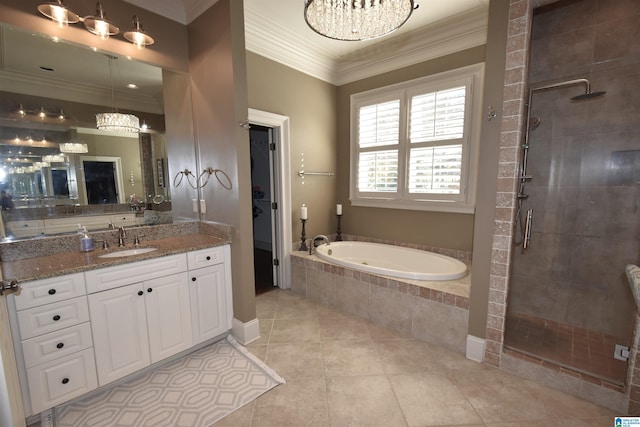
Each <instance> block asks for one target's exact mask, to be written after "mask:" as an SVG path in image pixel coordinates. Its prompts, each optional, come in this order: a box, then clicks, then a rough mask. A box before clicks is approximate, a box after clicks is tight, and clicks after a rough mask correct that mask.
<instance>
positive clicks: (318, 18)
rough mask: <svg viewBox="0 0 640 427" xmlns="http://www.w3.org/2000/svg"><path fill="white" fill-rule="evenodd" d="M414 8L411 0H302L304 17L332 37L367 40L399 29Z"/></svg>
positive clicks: (319, 31)
mask: <svg viewBox="0 0 640 427" xmlns="http://www.w3.org/2000/svg"><path fill="white" fill-rule="evenodd" d="M413 10H414V3H413V0H305V5H304V19H305V21H307V24H308V25H309V27H311V29H312V30H313V31H315V32H317V33H318V34H320V35H322V36H325V37H329V38H331V39H335V40H352V41H355V40H369V39H374V38H377V37H381V36H384V35H386V34H389V33H391V32H393V31H395V30H397V29H398V28H400V27H401V26H402V25H403V24H404V23H405V22H407V20H408V19H409V17H410V16H411V13H412V12H413Z"/></svg>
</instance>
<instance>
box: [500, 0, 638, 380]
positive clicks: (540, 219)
mask: <svg viewBox="0 0 640 427" xmlns="http://www.w3.org/2000/svg"><path fill="white" fill-rule="evenodd" d="M638 18H640V2H638V1H635V0H579V1H572V0H561V1H559V2H557V3H553V4H549V5H547V6H544V7H541V8H538V9H536V10H535V12H534V17H533V27H532V37H531V49H530V52H531V56H530V65H529V78H528V84H529V86H530V87H535V86H537V85H541V84H544V83H549V82H560V81H567V80H572V79H578V78H586V79H589V80H590V81H591V83H592V89H593V91H606V94H605V95H604V96H602V97H599V98H594V99H591V100H587V101H579V102H575V101H571V97H574V96H576V95H580V94H582V93H584V90H585V88H584V87H583V86H582V85H570V86H565V87H562V88H557V89H549V90H544V91H538V92H535V93H534V94H533V96H532V98H531V99H532V102H531V105H530V117H531V119H532V120H531V121H532V122H533V121H536V122H537V121H538V120H537V118H539V125H538V126H536V127H535V129H532V130H531V131H530V132H529V135H528V143H529V151H528V167H527V175H530V176H531V177H532V178H531V180H528V181H527V182H526V186H525V193H526V195H528V197H526V199H524V200H523V218H524V213H526V211H527V210H528V209H533V215H532V218H533V221H532V229H531V231H532V232H531V242H530V246H529V247H528V248H527V249H526V250H523V249H522V246H521V245H520V246H519V247H514V249H513V253H514V258H513V264H512V272H511V281H510V286H509V294H508V302H507V317H506V326H505V337H504V345H505V347H506V348H508V349H511V350H515V351H518V352H521V353H523V354H526V355H528V356H533V357H534V358H540V359H541V360H544V361H548V362H551V363H555V364H558V365H560V366H563V367H568V368H570V369H574V370H576V371H578V372H583V373H586V374H589V375H593V376H595V377H598V378H601V379H603V380H606V381H609V382H611V383H614V384H620V385H622V384H624V381H625V377H626V362H624V361H621V360H618V359H614V357H613V356H614V351H615V345H616V344H620V345H623V346H626V347H630V346H631V344H632V343H631V340H632V335H633V325H634V312H635V310H636V307H635V303H634V299H633V297H632V295H631V292H630V289H629V285H628V283H627V281H626V277H625V273H624V266H625V265H626V264H628V263H634V264H638V263H640V119H639V117H640V96H639V95H640V43H639V42H638V40H640V27H639V26H638V25H637V22H638ZM522 228H523V229H524V227H522ZM514 236H515V237H514V240H518V241H520V240H521V230H520V229H519V228H518V229H516V231H515V233H514Z"/></svg>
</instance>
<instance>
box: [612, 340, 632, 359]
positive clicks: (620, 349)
mask: <svg viewBox="0 0 640 427" xmlns="http://www.w3.org/2000/svg"><path fill="white" fill-rule="evenodd" d="M613 358H614V359H618V360H623V361H625V362H626V361H627V360H629V347H627V346H625V345H622V344H616V350H615V352H614V353H613Z"/></svg>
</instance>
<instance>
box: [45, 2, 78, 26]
mask: <svg viewBox="0 0 640 427" xmlns="http://www.w3.org/2000/svg"><path fill="white" fill-rule="evenodd" d="M38 12H40V13H41V14H43V15H44V16H46V17H47V18H49V19H51V20H53V21H55V22H56V23H57V24H58V26H59V27H66V26H68V25H69V24H75V23H76V22H80V17H79V16H78V15H76V14H75V13H73V12H72V11H70V10H69V9H67V7H66V6H65V5H64V3H62V0H58V1H51V2H46V3H41V4H39V5H38Z"/></svg>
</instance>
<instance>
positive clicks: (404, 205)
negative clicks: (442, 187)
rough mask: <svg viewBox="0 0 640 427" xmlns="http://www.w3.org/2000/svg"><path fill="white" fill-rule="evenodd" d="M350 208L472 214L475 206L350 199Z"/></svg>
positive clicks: (432, 202)
mask: <svg viewBox="0 0 640 427" xmlns="http://www.w3.org/2000/svg"><path fill="white" fill-rule="evenodd" d="M350 202H351V206H358V207H367V208H384V209H404V210H413V211H427V212H450V213H463V214H474V213H475V206H473V205H467V204H463V203H457V202H447V201H420V202H417V201H416V202H413V201H408V200H397V199H350Z"/></svg>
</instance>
